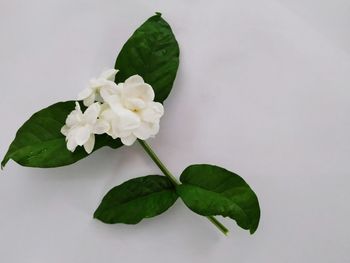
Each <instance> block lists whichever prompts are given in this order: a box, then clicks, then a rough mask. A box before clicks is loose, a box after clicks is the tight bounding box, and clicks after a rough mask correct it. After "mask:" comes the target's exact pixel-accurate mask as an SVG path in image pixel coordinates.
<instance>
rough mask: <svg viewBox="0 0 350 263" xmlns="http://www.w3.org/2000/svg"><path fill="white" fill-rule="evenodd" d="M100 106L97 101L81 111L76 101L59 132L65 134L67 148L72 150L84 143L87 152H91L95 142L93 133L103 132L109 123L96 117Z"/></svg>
mask: <svg viewBox="0 0 350 263" xmlns="http://www.w3.org/2000/svg"><path fill="white" fill-rule="evenodd" d="M100 111H101V106H100V104H99V103H98V102H96V103H94V104H91V105H90V106H89V107H88V108H87V109H86V110H85V112H84V113H83V112H82V111H81V109H80V106H79V103H78V102H76V106H75V110H73V111H72V112H71V113H70V114H69V115H68V117H67V119H66V124H65V125H64V126H63V127H62V129H61V132H62V134H63V135H65V136H66V141H67V148H68V150H69V151H71V152H74V150H75V148H76V147H77V146H78V145H79V146H82V145H84V149H85V151H86V152H87V153H91V152H92V150H93V148H94V144H95V135H94V134H102V133H105V132H106V131H107V130H108V129H109V124H108V122H106V121H105V120H101V119H98V116H99V114H100Z"/></svg>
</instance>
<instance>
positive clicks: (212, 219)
mask: <svg viewBox="0 0 350 263" xmlns="http://www.w3.org/2000/svg"><path fill="white" fill-rule="evenodd" d="M138 142H139V143H140V144H141V146H142V148H143V149H144V150H145V152H146V153H147V154H148V155H149V157H151V159H152V160H153V162H154V163H155V164H156V165H157V166H158V167H159V169H160V170H161V171H162V172H163V173H164V175H165V176H166V177H168V179H169V180H170V181H171V182H172V184H173V185H174V186H175V187H176V186H178V185H180V184H181V183H180V182H179V181H178V180H177V179H176V178H175V177H174V176H173V175H172V174H171V172H170V171H169V170H168V168H167V167H166V166H165V165H164V164H163V163H162V161H161V160H160V159H159V157H158V156H157V155H156V153H155V152H154V151H153V150H152V148H151V146H149V144H148V143H146V142H145V141H143V140H139V139H138ZM206 218H208V220H209V221H210V222H212V223H213V224H214V225H215V226H216V227H217V228H218V229H219V230H220V231H221V232H222V233H223V234H224V235H227V234H228V232H229V231H228V229H227V228H226V227H225V226H224V225H223V224H221V223H220V222H219V221H218V220H217V219H216V218H215V217H213V216H207V217H206Z"/></svg>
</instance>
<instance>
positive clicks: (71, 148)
mask: <svg viewBox="0 0 350 263" xmlns="http://www.w3.org/2000/svg"><path fill="white" fill-rule="evenodd" d="M77 146H78V144H77V143H76V142H75V140H74V139H69V140H67V149H68V150H69V151H71V152H74V151H75V148H77Z"/></svg>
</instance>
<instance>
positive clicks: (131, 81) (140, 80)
mask: <svg viewBox="0 0 350 263" xmlns="http://www.w3.org/2000/svg"><path fill="white" fill-rule="evenodd" d="M141 83H145V82H144V81H143V78H142V77H141V76H139V75H133V76H131V77H129V78H127V79H126V80H125V84H127V85H134V84H141Z"/></svg>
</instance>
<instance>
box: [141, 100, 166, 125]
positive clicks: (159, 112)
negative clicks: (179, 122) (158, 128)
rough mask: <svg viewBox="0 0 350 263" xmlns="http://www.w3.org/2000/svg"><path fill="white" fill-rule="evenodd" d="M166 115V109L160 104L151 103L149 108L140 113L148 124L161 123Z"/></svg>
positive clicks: (148, 105)
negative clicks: (161, 119) (160, 120)
mask: <svg viewBox="0 0 350 263" xmlns="http://www.w3.org/2000/svg"><path fill="white" fill-rule="evenodd" d="M163 114H164V107H163V105H162V104H161V103H159V102H150V103H148V104H147V107H146V108H145V109H143V110H142V111H141V112H140V116H141V119H142V120H143V121H146V122H152V123H153V122H159V119H160V117H162V116H163Z"/></svg>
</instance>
